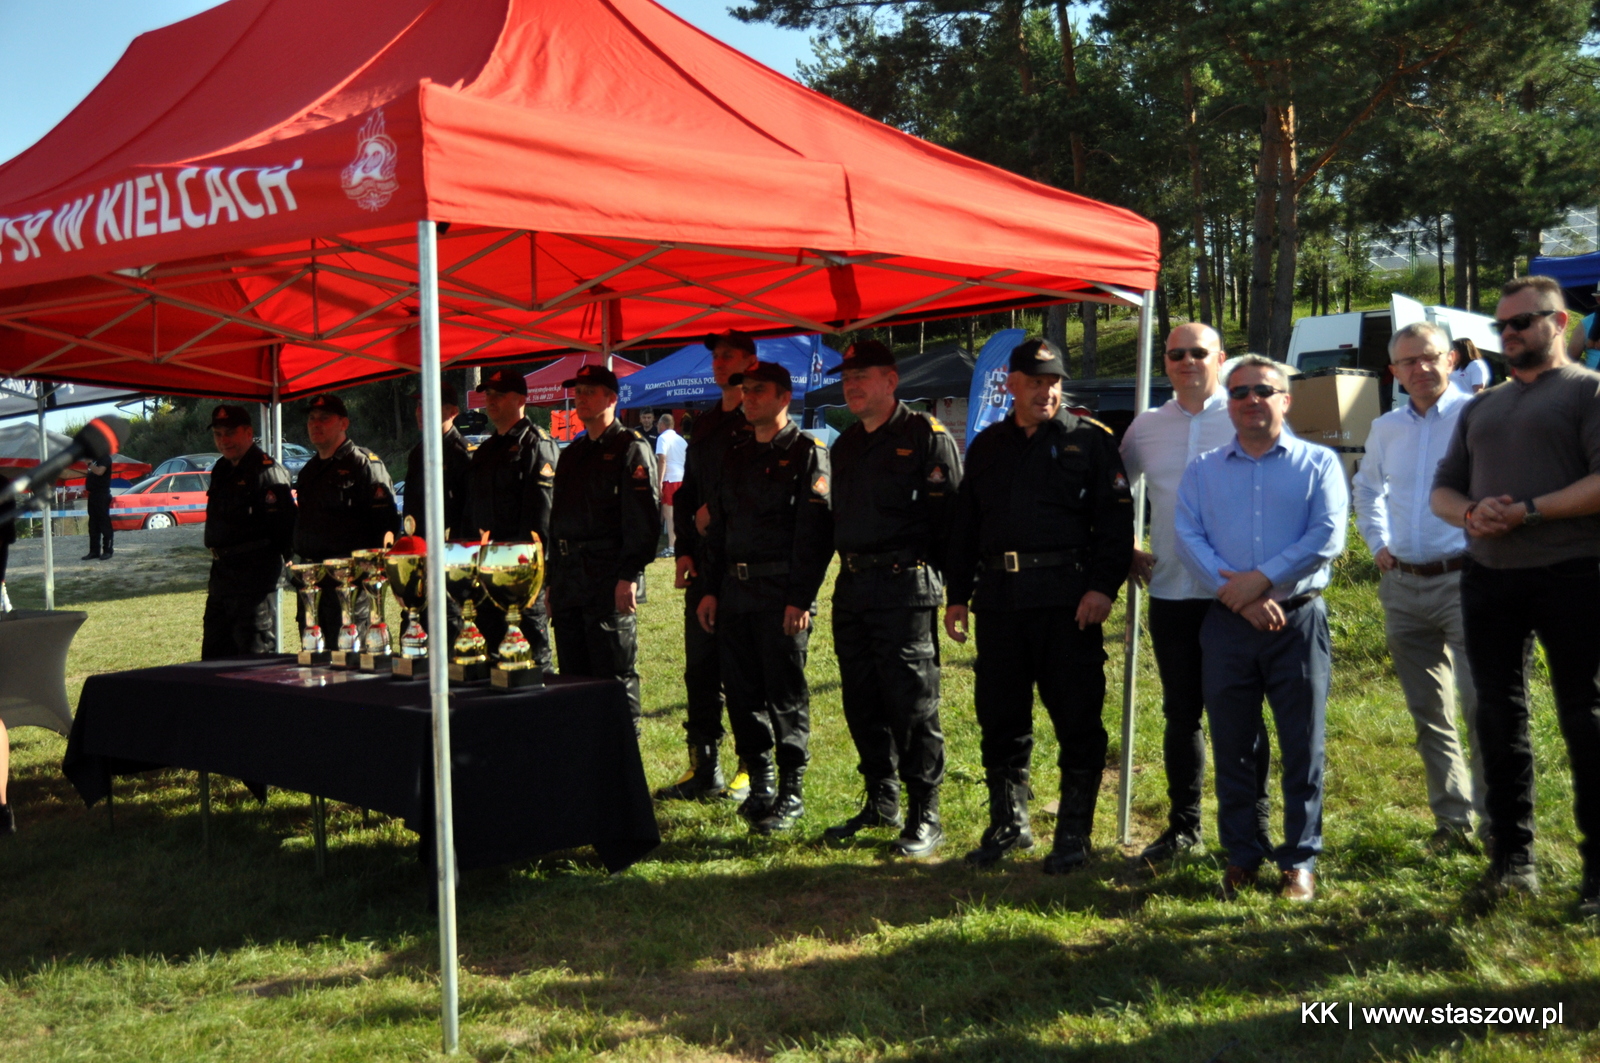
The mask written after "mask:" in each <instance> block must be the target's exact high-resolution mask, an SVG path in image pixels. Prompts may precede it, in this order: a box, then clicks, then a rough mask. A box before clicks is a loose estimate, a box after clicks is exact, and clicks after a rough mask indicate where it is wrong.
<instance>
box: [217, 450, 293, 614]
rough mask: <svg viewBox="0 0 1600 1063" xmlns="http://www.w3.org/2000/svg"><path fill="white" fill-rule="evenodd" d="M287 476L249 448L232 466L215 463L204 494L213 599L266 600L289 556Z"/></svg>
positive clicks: (290, 519) (290, 526)
mask: <svg viewBox="0 0 1600 1063" xmlns="http://www.w3.org/2000/svg"><path fill="white" fill-rule="evenodd" d="M295 511H296V506H295V501H294V495H293V493H292V492H291V490H290V485H289V473H288V470H286V469H285V468H284V467H283V466H282V465H279V464H278V463H277V462H275V461H273V460H272V458H271V457H270V456H268V455H267V454H265V453H263V452H262V450H261V448H260V447H259V446H252V447H251V448H250V449H249V450H247V451H245V453H244V454H243V455H242V456H241V457H240V458H239V463H238V464H237V465H235V464H233V463H232V462H230V461H229V460H228V459H227V458H218V459H217V463H216V464H215V465H213V466H212V467H211V486H210V487H209V488H207V490H206V537H205V543H206V547H207V548H208V549H210V550H211V551H212V557H213V558H214V560H213V561H212V562H211V583H210V588H211V591H212V593H214V594H240V595H256V594H267V593H268V592H270V591H271V590H272V589H273V588H274V587H276V586H277V585H278V575H279V573H280V572H282V570H283V563H284V562H285V561H287V560H289V557H290V555H291V554H293V553H294V526H295Z"/></svg>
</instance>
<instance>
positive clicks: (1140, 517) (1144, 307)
mask: <svg viewBox="0 0 1600 1063" xmlns="http://www.w3.org/2000/svg"><path fill="white" fill-rule="evenodd" d="M1154 311H1155V293H1154V292H1145V293H1144V300H1143V302H1142V303H1141V305H1140V307H1139V338H1138V343H1137V346H1136V349H1137V350H1138V352H1139V355H1138V357H1139V369H1138V377H1137V378H1136V381H1137V383H1136V387H1135V390H1134V398H1133V410H1134V416H1135V417H1137V416H1139V414H1141V413H1143V412H1145V411H1146V410H1148V409H1149V408H1150V358H1151V355H1152V352H1153V351H1154V349H1155V346H1154V336H1153V335H1152V333H1151V331H1150V330H1151V329H1152V328H1154V326H1155V322H1154ZM1133 528H1134V536H1135V537H1136V538H1140V537H1142V536H1143V534H1144V477H1142V476H1141V477H1140V478H1139V481H1138V482H1137V483H1135V484H1134V485H1133ZM1143 597H1144V595H1143V594H1142V593H1141V591H1140V589H1139V586H1138V584H1136V583H1134V582H1132V581H1131V580H1130V581H1129V582H1128V605H1127V614H1128V629H1127V637H1126V642H1125V644H1124V647H1123V659H1122V771H1121V776H1120V778H1119V779H1118V794H1117V840H1118V842H1119V843H1120V844H1122V845H1128V844H1130V843H1131V842H1132V841H1133V833H1132V826H1133V737H1134V701H1135V698H1136V696H1137V693H1138V680H1139V606H1140V604H1141V599H1143Z"/></svg>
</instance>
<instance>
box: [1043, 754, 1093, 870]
mask: <svg viewBox="0 0 1600 1063" xmlns="http://www.w3.org/2000/svg"><path fill="white" fill-rule="evenodd" d="M1099 797H1100V769H1099V768H1093V769H1090V770H1088V771H1063V772H1062V773H1061V805H1060V807H1059V808H1058V809H1057V810H1056V840H1055V844H1054V845H1052V846H1051V847H1050V855H1049V856H1047V857H1045V858H1044V873H1045V874H1047V875H1065V874H1066V873H1067V872H1069V871H1076V870H1077V869H1078V868H1080V867H1082V866H1083V865H1085V864H1087V863H1088V862H1089V856H1090V854H1092V853H1093V852H1094V849H1093V847H1092V846H1090V844H1089V835H1090V834H1091V833H1092V832H1093V831H1094V805H1095V801H1096V800H1097V799H1098V798H1099Z"/></svg>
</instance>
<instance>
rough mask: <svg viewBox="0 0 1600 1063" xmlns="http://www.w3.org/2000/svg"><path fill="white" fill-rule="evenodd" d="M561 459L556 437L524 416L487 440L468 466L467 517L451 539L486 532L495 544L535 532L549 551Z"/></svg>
mask: <svg viewBox="0 0 1600 1063" xmlns="http://www.w3.org/2000/svg"><path fill="white" fill-rule="evenodd" d="M560 458H561V451H560V450H559V449H558V448H557V447H556V443H555V440H553V439H551V438H550V434H549V433H548V432H546V431H545V430H544V429H542V428H539V427H537V426H535V425H534V424H533V423H532V422H531V421H529V420H528V419H527V418H526V417H524V418H523V419H522V420H520V421H518V422H517V423H516V424H514V425H512V426H511V429H510V431H508V432H505V433H503V434H498V435H493V436H490V437H489V438H488V439H485V440H484V441H483V442H482V443H480V444H479V445H478V449H477V451H476V452H474V453H473V455H472V462H471V464H470V465H468V466H467V511H466V519H465V521H464V522H463V524H462V530H461V531H460V532H458V533H456V534H455V535H454V536H453V538H457V539H465V538H473V539H476V538H477V537H478V534H479V533H480V532H488V533H489V538H490V539H492V540H494V541H495V542H497V543H521V542H527V541H528V535H529V534H530V533H533V534H536V535H538V536H539V541H540V542H541V543H543V544H545V547H546V553H548V552H549V551H548V548H549V543H550V503H551V499H552V497H553V495H554V493H555V482H556V463H557V462H558V461H559V460H560Z"/></svg>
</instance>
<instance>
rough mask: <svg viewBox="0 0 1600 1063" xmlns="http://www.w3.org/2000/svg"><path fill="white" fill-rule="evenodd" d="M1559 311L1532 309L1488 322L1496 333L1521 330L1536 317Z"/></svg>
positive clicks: (1547, 315)
mask: <svg viewBox="0 0 1600 1063" xmlns="http://www.w3.org/2000/svg"><path fill="white" fill-rule="evenodd" d="M1559 313H1561V311H1559V310H1532V311H1529V312H1528V313H1526V314H1518V315H1516V316H1515V317H1508V318H1505V319H1504V320H1502V319H1500V318H1495V319H1494V320H1493V321H1491V322H1489V327H1490V328H1492V329H1494V330H1495V332H1496V333H1497V334H1498V333H1505V332H1523V331H1525V330H1526V329H1527V328H1528V326H1529V325H1531V324H1533V322H1534V320H1535V319H1536V318H1541V317H1549V316H1550V315H1551V314H1559Z"/></svg>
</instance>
